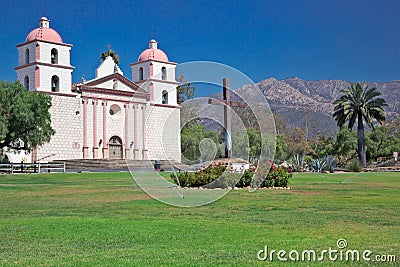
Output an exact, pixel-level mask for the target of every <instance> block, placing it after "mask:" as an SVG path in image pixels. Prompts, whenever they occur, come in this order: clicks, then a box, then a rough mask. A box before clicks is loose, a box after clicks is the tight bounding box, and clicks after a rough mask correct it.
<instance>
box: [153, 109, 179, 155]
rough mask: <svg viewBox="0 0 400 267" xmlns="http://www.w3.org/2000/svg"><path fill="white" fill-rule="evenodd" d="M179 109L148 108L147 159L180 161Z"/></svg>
mask: <svg viewBox="0 0 400 267" xmlns="http://www.w3.org/2000/svg"><path fill="white" fill-rule="evenodd" d="M180 140H181V138H180V109H179V108H169V107H160V106H151V107H148V111H147V147H148V150H149V151H148V158H149V159H152V160H156V159H169V160H175V161H178V162H180V161H181V143H180Z"/></svg>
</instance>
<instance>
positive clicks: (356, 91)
mask: <svg viewBox="0 0 400 267" xmlns="http://www.w3.org/2000/svg"><path fill="white" fill-rule="evenodd" d="M340 92H341V93H342V94H343V95H342V96H341V97H340V98H339V99H337V100H336V101H335V102H334V105H335V108H334V113H333V117H334V118H335V120H336V122H337V125H338V126H339V127H342V126H343V125H344V124H346V122H347V123H348V127H349V128H350V129H352V128H353V126H354V123H355V122H356V120H357V123H358V125H357V143H358V146H357V154H358V159H359V160H360V162H361V163H362V164H363V166H366V164H367V159H366V154H365V136H364V121H365V122H366V124H367V125H368V126H369V127H371V128H372V129H374V125H373V123H372V121H373V119H375V120H377V121H378V122H379V123H380V124H382V123H383V122H384V121H385V111H384V110H383V107H384V106H387V104H386V101H385V100H384V99H383V98H377V97H378V96H380V95H381V93H380V92H378V91H377V89H376V88H375V87H373V88H368V86H366V87H364V85H363V84H360V83H355V84H351V85H350V86H349V87H348V88H347V89H345V90H341V91H340Z"/></svg>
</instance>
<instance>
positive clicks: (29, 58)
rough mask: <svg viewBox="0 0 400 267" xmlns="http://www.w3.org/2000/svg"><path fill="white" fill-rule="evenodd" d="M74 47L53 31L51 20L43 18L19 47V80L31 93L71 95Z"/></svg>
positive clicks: (17, 69)
mask: <svg viewBox="0 0 400 267" xmlns="http://www.w3.org/2000/svg"><path fill="white" fill-rule="evenodd" d="M71 47H72V45H70V44H66V43H63V41H62V38H61V36H60V35H59V34H58V32H56V31H55V30H54V29H52V28H50V20H48V19H47V18H46V17H42V18H40V20H39V28H36V29H34V30H32V31H31V32H30V33H29V34H28V36H27V37H26V39H25V42H24V43H22V44H19V45H17V49H18V66H17V67H16V68H15V70H16V72H17V78H18V80H19V81H20V83H21V84H22V85H24V86H25V88H26V89H27V90H29V91H43V92H53V93H57V92H59V93H66V94H68V93H71V84H72V71H73V70H74V67H72V66H71V64H70V51H71Z"/></svg>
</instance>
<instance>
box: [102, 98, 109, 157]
mask: <svg viewBox="0 0 400 267" xmlns="http://www.w3.org/2000/svg"><path fill="white" fill-rule="evenodd" d="M102 105H103V159H108V158H109V151H108V140H107V101H103V103H102Z"/></svg>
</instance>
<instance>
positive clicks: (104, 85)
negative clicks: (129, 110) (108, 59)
mask: <svg viewBox="0 0 400 267" xmlns="http://www.w3.org/2000/svg"><path fill="white" fill-rule="evenodd" d="M84 87H85V88H86V89H88V90H90V88H93V89H106V90H113V91H115V92H114V93H116V92H117V91H121V93H122V92H129V93H140V94H147V92H146V91H145V90H143V89H142V88H140V87H139V86H138V85H137V84H135V83H134V82H132V81H131V80H129V79H127V78H126V77H124V76H122V75H121V74H119V73H113V74H111V75H108V76H105V77H101V78H98V79H93V80H90V81H87V82H86V83H85V84H84Z"/></svg>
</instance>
